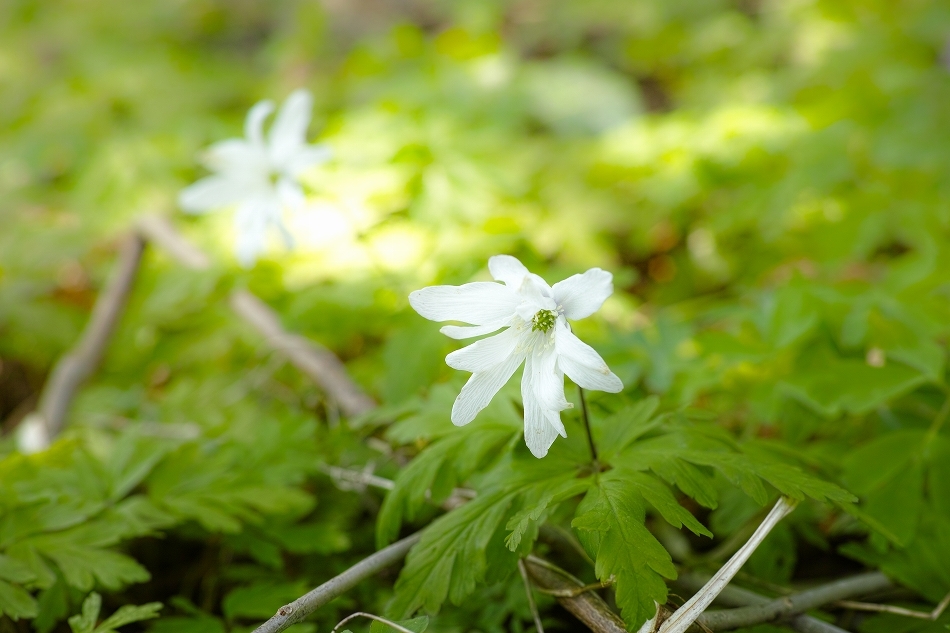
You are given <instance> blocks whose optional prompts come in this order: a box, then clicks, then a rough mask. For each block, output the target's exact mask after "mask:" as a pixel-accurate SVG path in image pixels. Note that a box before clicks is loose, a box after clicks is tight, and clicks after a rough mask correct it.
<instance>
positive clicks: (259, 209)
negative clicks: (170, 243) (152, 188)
mask: <svg viewBox="0 0 950 633" xmlns="http://www.w3.org/2000/svg"><path fill="white" fill-rule="evenodd" d="M312 109H313V97H312V96H311V94H310V93H309V92H308V91H306V90H302V89H301V90H296V91H294V92H293V93H292V94H291V95H290V96H289V97H287V100H286V101H284V104H283V105H282V106H281V108H280V111H279V112H278V113H277V117H276V119H275V120H274V123H273V125H271V128H270V133H269V134H268V135H267V138H266V139H265V137H264V121H265V120H266V119H267V118H268V117H269V116H270V115H271V113H272V112H273V111H274V102H273V101H261V102H259V103H257V104H255V105H254V106H253V107H252V108H251V109H250V111H249V112H248V113H247V119H246V120H245V122H244V136H245V138H233V139H227V140H225V141H221V142H219V143H215V144H214V145H212V146H211V147H209V148H208V149H207V151H206V152H205V154H204V157H203V161H202V162H203V164H204V165H205V166H206V167H207V168H208V169H210V170H211V171H212V172H214V173H213V174H212V175H210V176H208V177H206V178H203V179H201V180H199V181H198V182H196V183H195V184H193V185H191V186H190V187H187V188H185V189H183V190H182V191H181V193H180V194H179V196H178V204H179V205H180V206H181V208H182V209H183V210H184V211H186V212H188V213H204V212H207V211H215V210H217V209H222V208H225V207H231V206H235V205H236V206H237V209H236V211H235V214H234V228H235V233H236V235H237V245H236V251H237V257H238V260H239V261H240V262H241V264H242V265H243V266H245V267H249V266H252V265H253V264H254V262H255V261H256V260H257V256H258V254H260V253H261V252H262V251H263V250H264V247H265V239H266V236H267V228H268V227H269V226H270V225H274V226H275V227H276V228H277V229H278V230H279V231H280V234H281V236H282V237H283V238H284V242H285V243H286V244H287V246H288V247H291V246H293V238H292V237H291V235H290V232H289V231H288V230H287V227H286V226H285V225H284V222H283V218H282V215H283V211H284V209H286V208H291V209H300V208H302V207H303V206H304V205H305V204H306V199H305V197H304V193H303V190H302V189H301V188H300V184H299V182H298V178H299V177H300V174H301V173H303V172H304V171H305V170H306V169H308V168H309V167H311V166H313V165H317V164H319V163H322V162H325V161H326V160H328V159H329V158H330V149H329V148H328V147H327V146H326V145H308V144H307V126H309V125H310V113H311V110H312Z"/></svg>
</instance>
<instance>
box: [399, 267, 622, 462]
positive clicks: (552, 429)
mask: <svg viewBox="0 0 950 633" xmlns="http://www.w3.org/2000/svg"><path fill="white" fill-rule="evenodd" d="M488 269H489V271H491V274H492V277H494V278H495V279H496V280H497V281H500V282H503V283H500V284H499V283H494V282H491V281H479V282H474V283H468V284H464V285H462V286H430V287H428V288H423V289H422V290H416V291H415V292H413V293H412V294H410V295H409V303H410V304H411V305H412V307H413V308H415V310H416V312H418V313H419V314H421V315H422V316H424V317H425V318H427V319H430V320H432V321H461V322H463V323H470V324H471V327H463V326H457V325H446V326H445V327H443V328H442V330H441V331H442V333H443V334H445V335H447V336H451V337H452V338H456V339H463V338H470V337H473V336H479V335H482V334H489V333H490V332H494V331H496V330H499V329H501V328H507V329H505V330H504V331H503V332H499V333H498V334H496V335H495V336H492V337H489V338H486V339H483V340H481V341H477V342H476V343H473V344H472V345H469V346H468V347H463V348H462V349H460V350H457V351H455V352H452V353H451V354H449V355H448V356H446V358H445V362H446V363H448V365H449V366H450V367H452V368H454V369H461V370H463V371H470V372H472V377H471V378H469V380H468V382H467V383H466V384H465V386H464V387H463V388H462V392H461V393H460V394H459V396H458V398H457V399H456V400H455V405H454V406H453V407H452V422H453V423H454V424H455V425H457V426H462V425H464V424H468V423H469V422H471V421H472V420H473V419H475V416H476V415H477V414H478V412H479V411H481V410H482V409H484V408H485V407H486V406H487V405H488V403H489V402H490V401H491V399H492V397H493V396H494V395H495V394H496V393H498V390H499V389H501V387H502V385H504V384H505V383H506V382H508V379H509V378H511V375H512V374H514V373H515V370H517V369H518V367H520V366H521V363H522V362H524V363H525V369H524V377H523V378H522V380H521V397H522V399H523V401H524V435H525V442H526V443H527V444H528V448H529V449H531V452H532V454H534V456H535V457H544V456H545V455H547V452H548V449H549V448H550V447H551V444H553V443H554V439H555V438H556V437H557V435H558V434H560V435H561V436H562V437H567V433H566V432H565V430H564V425H563V424H562V423H561V414H560V412H561V411H562V410H564V409H568V408H570V407H571V404H570V403H568V402H567V400H565V399H564V374H567V375H568V376H569V377H570V378H571V380H573V381H574V382H575V383H577V384H578V385H580V386H581V387H583V388H584V389H595V390H598V391H609V392H611V393H616V392H618V391H620V390H622V389H623V383H621V382H620V379H619V378H617V376H615V375H614V374H613V372H611V371H610V368H608V367H607V364H606V363H605V362H604V360H603V359H602V358H601V357H600V355H599V354H598V353H597V352H595V351H594V349H593V348H592V347H590V346H589V345H587V344H586V343H584V342H582V341H581V340H580V339H579V338H577V337H576V336H575V335H574V334H573V333H572V332H571V327H570V325H568V323H567V319H568V318H570V319H583V318H584V317H587V316H590V315H591V314H593V313H594V312H596V311H597V310H598V309H600V306H601V304H603V302H604V300H605V299H606V298H607V297H609V296H610V294H611V293H612V292H613V275H611V274H610V273H609V272H607V271H604V270H601V269H600V268H591V269H590V270H588V271H587V272H585V273H584V274H582V275H574V276H573V277H569V278H567V279H565V280H564V281H561V282H558V283H556V284H554V286H549V285H548V284H547V283H546V282H545V281H544V280H543V279H541V277H539V276H537V275H535V274H532V273H530V272H528V269H527V268H525V267H524V265H523V264H522V263H521V262H519V261H518V260H517V259H515V258H514V257H511V256H509V255H496V256H494V257H492V258H491V259H489V260H488Z"/></svg>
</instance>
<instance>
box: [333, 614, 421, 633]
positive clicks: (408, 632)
mask: <svg viewBox="0 0 950 633" xmlns="http://www.w3.org/2000/svg"><path fill="white" fill-rule="evenodd" d="M353 618H369V619H370V620H376V621H377V622H382V623H383V624H385V625H387V626H391V627H393V628H394V629H396V630H397V631H400V632H401V633H416V632H415V631H413V630H412V629H407V628H406V627H404V626H403V625H401V624H398V623H396V622H393V621H392V620H387V619H386V618H381V617H380V616H378V615H373V614H372V613H364V612H363V611H357V612H356V613H351V614H350V615H348V616H346V617H345V618H343V619H342V620H340V621H339V622H337V623H336V626H335V627H333V630H332V631H330V633H336V632H337V631H338V630H339V629H340V627H341V626H343V625H344V624H346V623H347V622H349V621H350V620H352V619H353Z"/></svg>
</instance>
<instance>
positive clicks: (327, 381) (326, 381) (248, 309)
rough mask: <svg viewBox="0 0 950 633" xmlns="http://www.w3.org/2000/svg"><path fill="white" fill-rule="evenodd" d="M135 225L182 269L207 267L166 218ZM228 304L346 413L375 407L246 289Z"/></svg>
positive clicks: (324, 354) (328, 357)
mask: <svg viewBox="0 0 950 633" xmlns="http://www.w3.org/2000/svg"><path fill="white" fill-rule="evenodd" d="M137 227H138V230H139V231H140V233H141V235H143V236H144V237H146V238H147V239H150V240H154V242H155V243H156V244H158V245H159V246H161V247H162V249H163V250H165V252H166V253H167V254H168V255H169V256H171V257H172V259H174V260H175V261H177V262H178V263H180V264H181V265H183V266H185V267H186V268H191V269H193V270H202V269H205V268H208V267H209V266H210V260H209V258H208V256H207V255H205V254H204V253H203V252H202V251H201V250H200V249H199V248H198V247H196V246H195V245H194V244H192V243H190V242H189V241H188V240H186V239H185V238H184V237H183V236H182V235H181V234H180V233H178V232H177V231H176V230H175V228H174V227H173V226H172V224H171V223H170V222H169V221H168V220H167V219H165V218H163V217H160V216H145V217H143V218H141V219H140V220H139V221H138V223H137ZM230 304H231V307H232V308H233V309H234V311H235V312H236V313H237V314H238V316H240V317H241V318H243V319H244V320H245V321H247V322H248V323H249V324H250V325H251V326H252V327H254V329H256V330H257V331H258V333H260V334H261V335H262V336H263V337H264V339H265V340H266V341H267V342H268V343H269V344H270V346H271V347H273V348H274V349H275V350H277V351H278V352H279V353H281V354H283V355H284V356H286V357H287V358H288V359H289V360H290V362H291V363H293V364H294V365H295V366H296V367H297V369H299V370H300V371H302V372H303V373H305V374H306V375H307V376H309V377H310V379H311V380H313V381H314V382H315V383H316V384H317V385H318V386H319V387H320V388H321V389H323V391H324V392H326V394H327V395H328V396H329V397H330V398H331V399H332V400H333V401H334V402H336V403H337V404H339V406H340V409H341V410H342V411H343V412H344V413H345V414H346V415H350V416H355V415H360V414H363V413H366V412H368V411H370V410H372V409H374V408H375V407H376V403H375V402H373V399H372V398H370V397H369V396H368V395H367V394H366V392H364V391H363V390H362V389H361V388H360V387H359V385H357V384H356V383H355V382H353V380H352V379H351V378H350V377H349V375H348V374H347V373H346V368H345V367H344V365H343V363H342V362H340V359H338V358H337V357H336V355H335V354H334V353H333V352H331V351H330V350H328V349H327V348H325V347H323V346H322V345H320V344H319V343H316V342H314V341H311V340H310V339H308V338H304V337H303V336H300V335H297V334H292V333H290V332H287V330H285V329H284V328H283V326H282V325H281V323H280V317H279V316H278V315H277V313H276V312H274V311H273V310H272V309H271V308H270V307H269V306H268V305H267V304H265V303H264V302H263V301H261V300H260V299H258V298H257V297H256V296H254V295H253V294H251V293H250V292H248V291H247V290H236V291H234V292H233V293H232V294H231V297H230Z"/></svg>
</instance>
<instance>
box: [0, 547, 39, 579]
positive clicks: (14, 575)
mask: <svg viewBox="0 0 950 633" xmlns="http://www.w3.org/2000/svg"><path fill="white" fill-rule="evenodd" d="M0 578H2V579H4V580H12V581H13V582H18V583H24V582H29V581H31V580H34V579H35V578H36V574H35V573H33V571H32V570H31V569H30V567H29V565H27V564H25V563H23V562H22V561H19V560H17V559H15V558H10V557H9V556H4V555H3V554H0Z"/></svg>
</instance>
